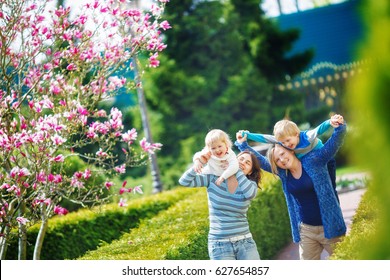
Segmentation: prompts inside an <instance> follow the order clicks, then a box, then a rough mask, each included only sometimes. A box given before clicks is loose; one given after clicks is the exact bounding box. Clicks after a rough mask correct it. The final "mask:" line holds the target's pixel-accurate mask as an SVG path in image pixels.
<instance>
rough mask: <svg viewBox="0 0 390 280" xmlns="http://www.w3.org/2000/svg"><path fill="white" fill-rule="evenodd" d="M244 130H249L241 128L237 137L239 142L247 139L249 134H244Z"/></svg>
mask: <svg viewBox="0 0 390 280" xmlns="http://www.w3.org/2000/svg"><path fill="white" fill-rule="evenodd" d="M244 131H247V130H239V131H238V132H237V133H236V139H237V142H238V143H244V142H245V141H246V139H247V135H246V134H245V135H244V136H242V133H243V132H244Z"/></svg>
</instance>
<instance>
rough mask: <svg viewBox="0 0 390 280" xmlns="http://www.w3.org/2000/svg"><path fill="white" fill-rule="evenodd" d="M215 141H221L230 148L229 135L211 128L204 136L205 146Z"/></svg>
mask: <svg viewBox="0 0 390 280" xmlns="http://www.w3.org/2000/svg"><path fill="white" fill-rule="evenodd" d="M215 141H222V142H224V143H225V144H226V146H227V147H228V148H229V149H230V148H231V147H232V146H233V143H232V140H230V137H229V135H228V134H227V133H226V132H225V131H223V130H220V129H212V130H210V131H209V133H207V135H206V138H205V144H206V147H210V146H211V145H212V143H214V142H215Z"/></svg>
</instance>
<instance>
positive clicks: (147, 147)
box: [140, 138, 162, 154]
mask: <svg viewBox="0 0 390 280" xmlns="http://www.w3.org/2000/svg"><path fill="white" fill-rule="evenodd" d="M140 145H141V148H142V150H144V151H145V152H147V153H149V154H154V152H155V150H160V149H161V147H162V144H160V143H153V144H152V143H149V142H147V141H146V138H143V139H142V140H141V141H140Z"/></svg>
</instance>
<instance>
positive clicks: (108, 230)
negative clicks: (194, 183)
mask: <svg viewBox="0 0 390 280" xmlns="http://www.w3.org/2000/svg"><path fill="white" fill-rule="evenodd" d="M190 194H193V191H192V190H191V189H187V188H178V189H176V190H175V191H166V192H163V193H160V194H156V195H152V196H145V197H141V198H139V199H134V200H131V201H130V202H128V206H126V207H118V205H117V204H110V205H105V206H103V207H99V208H93V209H82V210H79V211H77V212H72V213H69V214H68V215H66V216H55V217H53V218H51V219H50V220H49V226H48V229H47V232H46V235H45V239H44V244H43V247H42V252H41V259H42V260H63V259H74V258H77V257H79V256H82V255H84V254H85V252H86V251H88V250H93V249H95V248H97V247H98V246H99V244H102V243H109V242H111V241H112V240H114V239H117V238H119V237H120V236H121V235H122V234H123V233H124V232H128V231H129V229H131V228H134V227H137V226H138V224H139V223H140V221H141V219H150V218H151V217H153V216H155V215H156V214H157V213H159V212H160V211H162V210H165V209H167V208H168V207H169V206H171V205H173V204H174V203H176V202H177V201H179V200H182V199H184V198H185V197H187V196H189V195H190ZM38 231H39V224H36V225H34V226H32V227H30V228H29V230H28V232H27V238H28V246H27V259H32V256H33V251H34V245H35V239H36V237H37V234H38ZM17 246H18V244H17V239H16V238H14V239H12V240H11V242H10V244H9V247H8V249H7V256H6V258H7V259H9V260H12V259H17V252H18V250H17V248H18V247H17Z"/></svg>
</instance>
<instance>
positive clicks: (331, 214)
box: [235, 119, 346, 260]
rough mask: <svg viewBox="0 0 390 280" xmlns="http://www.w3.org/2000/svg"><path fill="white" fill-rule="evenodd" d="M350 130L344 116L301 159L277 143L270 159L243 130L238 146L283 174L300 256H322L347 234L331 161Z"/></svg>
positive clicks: (282, 179)
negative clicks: (320, 144) (326, 137)
mask: <svg viewBox="0 0 390 280" xmlns="http://www.w3.org/2000/svg"><path fill="white" fill-rule="evenodd" d="M345 132H346V124H344V121H343V119H341V121H340V125H339V126H338V127H336V128H335V129H334V132H333V134H332V136H331V137H330V138H329V140H328V141H327V142H326V143H325V144H324V146H323V147H321V148H319V149H317V150H313V151H311V152H310V153H308V154H306V155H305V156H303V157H302V158H301V159H300V160H299V159H298V158H297V157H296V156H295V154H294V151H291V150H288V149H286V148H284V147H283V146H282V145H279V144H276V145H275V146H274V147H272V148H271V149H270V150H269V151H268V158H267V157H264V156H263V155H261V154H260V153H257V152H256V151H255V150H254V149H252V148H251V147H250V146H249V145H248V143H247V142H246V137H245V136H242V132H241V131H239V132H237V134H236V137H237V141H236V142H235V145H236V146H237V147H238V148H239V150H241V151H244V150H250V151H252V152H253V153H255V154H256V156H257V159H258V160H259V162H260V166H261V168H262V169H263V170H265V171H268V172H272V173H274V174H276V175H277V176H279V178H280V179H281V181H282V186H283V191H284V195H285V198H286V202H287V209H288V213H289V216H290V224H291V231H292V237H293V241H294V242H295V243H298V242H299V255H300V259H302V260H306V259H320V257H321V253H322V251H323V249H325V250H326V251H327V252H328V253H329V255H331V254H332V252H333V248H332V247H333V246H334V244H335V243H336V242H338V241H339V240H340V237H342V236H343V235H345V232H346V225H345V222H344V218H343V215H342V212H341V208H340V205H339V202H338V199H337V197H336V195H335V193H334V190H333V187H332V184H331V179H330V176H329V173H328V169H327V162H328V161H329V160H330V159H331V158H333V157H334V156H335V155H336V153H337V151H338V150H339V148H340V147H341V145H342V143H343V139H344V135H345Z"/></svg>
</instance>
